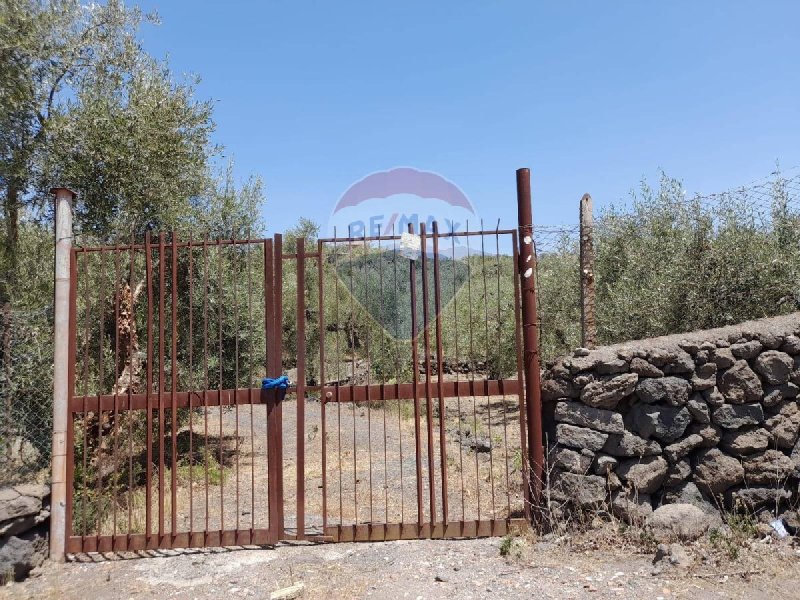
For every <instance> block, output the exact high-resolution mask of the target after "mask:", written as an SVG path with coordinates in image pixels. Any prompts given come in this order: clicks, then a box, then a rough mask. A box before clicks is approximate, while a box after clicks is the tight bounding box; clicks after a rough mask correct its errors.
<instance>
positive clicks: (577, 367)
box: [564, 354, 599, 375]
mask: <svg viewBox="0 0 800 600" xmlns="http://www.w3.org/2000/svg"><path fill="white" fill-rule="evenodd" d="M598 361H599V358H598V357H597V356H591V354H588V355H586V356H579V357H575V358H570V359H568V360H565V361H564V365H565V366H566V367H567V368H568V369H569V372H570V373H572V374H573V375H575V374H576V373H580V372H581V371H590V370H591V369H594V368H595V367H596V366H597V362H598Z"/></svg>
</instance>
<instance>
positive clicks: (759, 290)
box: [534, 167, 800, 360]
mask: <svg viewBox="0 0 800 600" xmlns="http://www.w3.org/2000/svg"><path fill="white" fill-rule="evenodd" d="M578 208H579V203H578V200H577V199H576V202H575V214H576V216H578ZM588 233H589V234H590V236H589V237H591V238H592V240H593V249H594V261H593V264H591V265H590V267H589V269H588V271H589V272H584V274H583V279H584V285H585V281H586V280H587V279H588V280H591V281H592V283H593V284H594V293H593V301H594V303H595V316H596V328H597V336H596V337H597V341H598V344H612V343H617V342H623V341H627V340H634V339H641V338H647V337H653V336H659V335H667V334H671V333H678V332H685V331H693V330H695V329H707V328H711V327H720V326H724V325H729V324H733V323H739V322H742V321H746V320H749V319H756V318H761V317H769V316H775V315H778V314H784V313H789V312H793V311H796V310H798V309H800V284H799V282H800V167H796V168H794V169H790V170H789V171H788V172H775V173H771V174H770V175H769V176H767V177H765V178H763V179H762V180H759V181H756V182H753V183H751V184H749V185H746V186H743V187H739V188H735V189H732V190H729V191H725V192H722V193H717V194H710V195H705V196H700V195H697V196H694V197H689V196H687V195H686V193H685V191H684V190H683V188H682V186H681V184H680V183H679V182H677V181H675V180H672V179H669V178H667V177H663V178H662V180H661V182H660V185H659V186H658V188H650V187H648V186H643V187H642V189H641V190H639V191H638V192H637V193H635V194H634V196H633V199H632V202H631V203H630V204H627V205H624V206H610V207H608V208H606V209H604V210H601V211H599V212H598V214H595V215H594V219H593V225H592V227H591V230H590V231H589V232H588ZM585 234H586V232H584V235H583V236H582V235H581V230H580V226H579V225H574V226H569V225H568V226H559V227H542V226H539V227H537V228H535V233H534V237H535V241H536V250H537V256H538V263H537V267H538V272H537V274H538V277H537V284H538V292H539V319H540V328H541V329H540V342H541V351H542V356H543V358H544V359H545V360H549V359H552V358H554V357H556V356H558V355H561V354H564V353H566V352H569V351H571V350H573V349H574V348H576V347H577V346H580V345H581V331H582V326H583V325H584V324H583V323H582V321H581V287H582V274H581V271H582V269H581V267H580V262H579V257H580V251H581V244H582V243H586V235H585ZM583 270H584V271H587V269H586V266H584V268H583Z"/></svg>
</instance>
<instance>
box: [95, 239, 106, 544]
mask: <svg viewBox="0 0 800 600" xmlns="http://www.w3.org/2000/svg"><path fill="white" fill-rule="evenodd" d="M105 260H106V255H105V252H103V251H102V250H101V251H100V285H98V286H97V310H98V311H99V312H100V327H99V329H98V330H97V347H98V352H99V356H98V359H97V450H96V451H97V480H96V484H97V502H98V507H97V535H98V536H100V535H102V525H103V523H102V519H103V512H104V511H103V478H102V477H101V473H102V472H103V408H102V405H101V404H100V396H101V395H102V394H103V392H104V389H103V379H104V377H103V376H104V375H105V373H104V370H103V366H104V365H103V346H104V345H105V344H104V343H103V342H104V334H105V329H106V328H105V314H106V303H105V300H106V296H105V290H106V277H105Z"/></svg>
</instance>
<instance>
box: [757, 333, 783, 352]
mask: <svg viewBox="0 0 800 600" xmlns="http://www.w3.org/2000/svg"><path fill="white" fill-rule="evenodd" d="M757 337H758V341H759V342H761V345H762V346H764V348H766V349H767V350H776V349H777V348H780V347H781V344H783V336H782V335H778V334H775V333H772V332H771V331H762V332H760V333H759V334H758V336H757Z"/></svg>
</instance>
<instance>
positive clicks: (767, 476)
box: [742, 450, 794, 486]
mask: <svg viewBox="0 0 800 600" xmlns="http://www.w3.org/2000/svg"><path fill="white" fill-rule="evenodd" d="M742 465H743V466H744V481H745V484H746V485H748V486H752V485H776V484H783V483H784V482H785V481H786V480H787V479H788V478H789V476H790V475H791V473H792V470H793V469H794V463H793V462H792V459H791V458H789V457H788V456H786V455H785V454H784V453H783V452H781V451H779V450H767V451H766V452H763V453H762V454H757V455H755V456H748V457H747V458H745V459H744V460H743V461H742Z"/></svg>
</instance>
